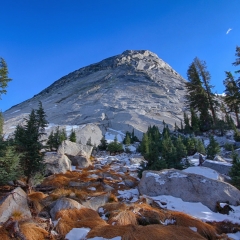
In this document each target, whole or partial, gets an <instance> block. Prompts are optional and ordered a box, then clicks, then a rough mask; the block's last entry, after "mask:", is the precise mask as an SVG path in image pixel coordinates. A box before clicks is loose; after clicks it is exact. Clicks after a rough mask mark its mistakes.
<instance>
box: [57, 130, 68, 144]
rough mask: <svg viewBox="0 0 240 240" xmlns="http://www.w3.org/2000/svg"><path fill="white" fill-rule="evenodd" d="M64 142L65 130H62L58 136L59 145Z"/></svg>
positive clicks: (65, 138)
mask: <svg viewBox="0 0 240 240" xmlns="http://www.w3.org/2000/svg"><path fill="white" fill-rule="evenodd" d="M65 140H67V133H66V128H62V129H61V131H60V134H59V143H60V144H61V143H62V142H63V141H65ZM60 144H59V145H60Z"/></svg>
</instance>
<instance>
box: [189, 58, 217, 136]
mask: <svg viewBox="0 0 240 240" xmlns="http://www.w3.org/2000/svg"><path fill="white" fill-rule="evenodd" d="M187 76H188V82H187V83H186V89H187V94H186V102H185V103H186V105H187V107H188V108H189V109H191V108H193V109H194V110H195V111H197V112H199V113H200V130H201V131H207V130H209V129H210V128H211V126H212V122H215V119H216V114H215V108H216V105H217V104H216V101H215V99H214V94H213V93H212V92H211V88H212V86H211V85H210V84H209V81H210V74H209V72H208V71H207V70H206V64H205V62H203V61H200V60H199V59H198V58H195V59H194V61H193V63H192V64H191V65H190V66H189V69H188V72H187ZM209 110H210V111H211V112H212V117H211V116H210V115H209V113H208V111H209Z"/></svg>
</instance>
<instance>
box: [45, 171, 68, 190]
mask: <svg viewBox="0 0 240 240" xmlns="http://www.w3.org/2000/svg"><path fill="white" fill-rule="evenodd" d="M69 182H70V179H69V178H67V177H65V176H64V175H63V174H56V175H53V177H52V176H51V177H49V178H46V179H45V180H44V181H43V183H42V186H53V187H63V186H68V184H69Z"/></svg>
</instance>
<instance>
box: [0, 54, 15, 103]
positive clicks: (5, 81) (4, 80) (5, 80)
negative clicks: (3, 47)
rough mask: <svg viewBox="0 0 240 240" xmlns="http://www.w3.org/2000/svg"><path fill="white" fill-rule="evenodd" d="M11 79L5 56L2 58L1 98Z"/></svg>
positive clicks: (0, 69)
mask: <svg viewBox="0 0 240 240" xmlns="http://www.w3.org/2000/svg"><path fill="white" fill-rule="evenodd" d="M11 80H12V79H11V78H9V77H8V67H7V63H6V62H5V60H4V59H3V58H0V99H1V95H2V94H6V92H7V91H6V88H7V86H8V83H9V82H10V81H11Z"/></svg>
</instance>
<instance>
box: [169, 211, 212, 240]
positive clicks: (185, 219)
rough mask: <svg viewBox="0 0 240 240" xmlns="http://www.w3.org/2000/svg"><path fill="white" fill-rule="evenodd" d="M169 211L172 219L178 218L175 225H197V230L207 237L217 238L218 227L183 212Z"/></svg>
mask: <svg viewBox="0 0 240 240" xmlns="http://www.w3.org/2000/svg"><path fill="white" fill-rule="evenodd" d="M169 213H170V215H171V217H170V219H175V220H176V223H175V225H177V226H184V227H196V228H197V232H198V233H199V234H201V235H202V236H203V237H205V238H206V239H212V240H214V239H217V237H216V229H215V228H214V227H213V226H211V225H209V224H207V223H205V222H202V221H200V220H198V219H196V218H193V217H191V216H190V215H187V214H185V213H182V212H175V211H170V212H169Z"/></svg>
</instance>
